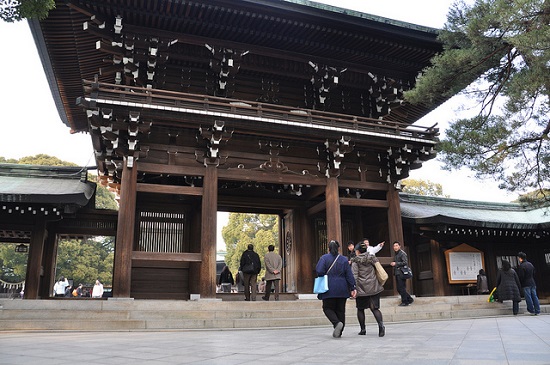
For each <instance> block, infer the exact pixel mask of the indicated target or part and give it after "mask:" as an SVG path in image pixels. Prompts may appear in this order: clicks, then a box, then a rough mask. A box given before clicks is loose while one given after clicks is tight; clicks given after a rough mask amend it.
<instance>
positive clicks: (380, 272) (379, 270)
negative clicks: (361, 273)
mask: <svg viewBox="0 0 550 365" xmlns="http://www.w3.org/2000/svg"><path fill="white" fill-rule="evenodd" d="M374 269H375V271H376V279H378V282H379V283H380V285H382V286H384V284H385V283H386V280H388V273H387V272H386V270H384V268H383V267H382V264H381V263H380V262H378V261H377V262H375V263H374Z"/></svg>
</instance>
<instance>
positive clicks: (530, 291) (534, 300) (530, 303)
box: [523, 286, 540, 314]
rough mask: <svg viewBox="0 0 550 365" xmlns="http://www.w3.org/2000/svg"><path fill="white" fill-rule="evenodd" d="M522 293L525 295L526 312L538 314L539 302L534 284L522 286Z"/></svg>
mask: <svg viewBox="0 0 550 365" xmlns="http://www.w3.org/2000/svg"><path fill="white" fill-rule="evenodd" d="M523 294H524V295H525V304H527V312H529V313H534V314H539V313H540V303H539V297H538V296H537V287H536V286H526V287H524V288H523Z"/></svg>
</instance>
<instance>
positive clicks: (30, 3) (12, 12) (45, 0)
mask: <svg viewBox="0 0 550 365" xmlns="http://www.w3.org/2000/svg"><path fill="white" fill-rule="evenodd" d="M54 8H55V0H0V19H2V20H3V21H5V22H10V23H12V22H16V21H20V20H23V19H26V18H29V19H30V18H36V19H39V20H42V19H46V17H47V16H48V12H49V11H50V10H51V9H54Z"/></svg>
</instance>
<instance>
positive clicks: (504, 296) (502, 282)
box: [497, 260, 521, 316]
mask: <svg viewBox="0 0 550 365" xmlns="http://www.w3.org/2000/svg"><path fill="white" fill-rule="evenodd" d="M520 290H521V283H520V282H519V277H518V274H517V273H516V271H515V270H514V269H512V265H510V262H508V261H506V260H502V268H501V269H500V270H498V274H497V293H498V301H499V302H501V303H502V302H503V301H505V300H511V301H512V313H513V314H514V316H515V315H517V314H518V312H519V302H521V294H520Z"/></svg>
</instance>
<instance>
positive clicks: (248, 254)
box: [239, 244, 262, 302]
mask: <svg viewBox="0 0 550 365" xmlns="http://www.w3.org/2000/svg"><path fill="white" fill-rule="evenodd" d="M261 269H262V263H261V261H260V256H259V255H258V254H257V253H256V252H254V245H253V244H249V245H248V249H247V250H246V251H244V252H243V254H242V256H241V264H240V267H239V271H242V273H243V281H244V300H245V301H247V302H249V301H253V302H254V301H256V294H257V293H258V287H257V286H256V284H257V281H258V274H259V273H260V270H261Z"/></svg>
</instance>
